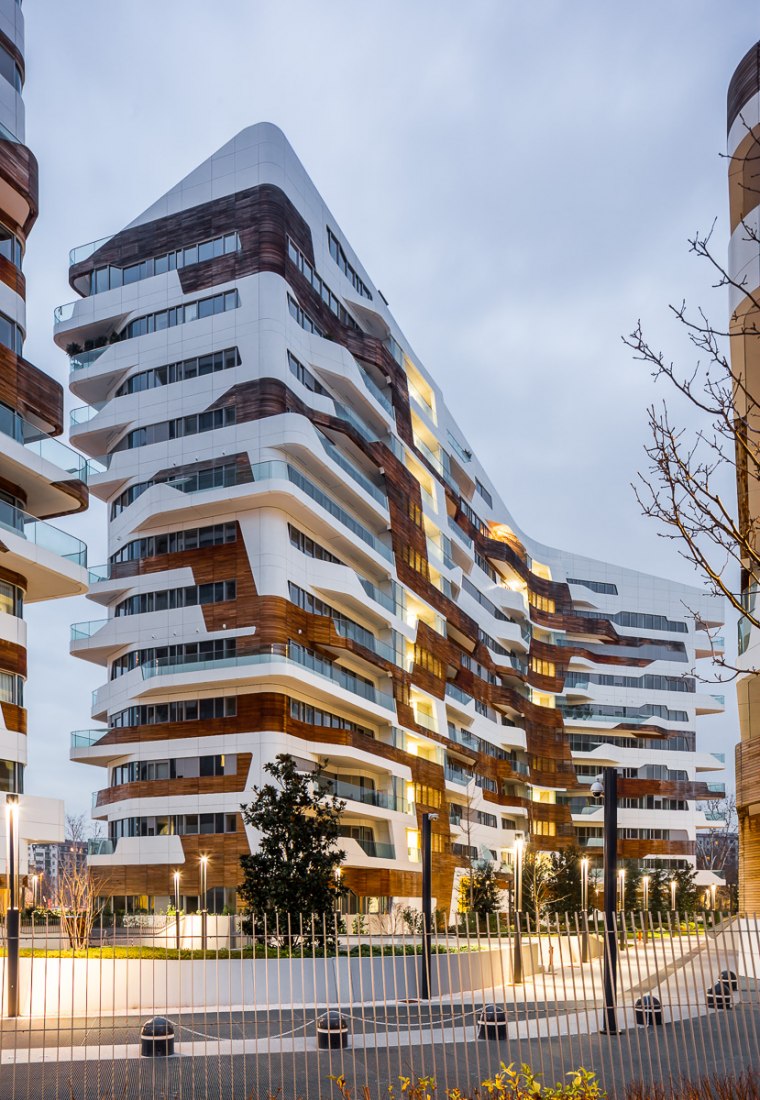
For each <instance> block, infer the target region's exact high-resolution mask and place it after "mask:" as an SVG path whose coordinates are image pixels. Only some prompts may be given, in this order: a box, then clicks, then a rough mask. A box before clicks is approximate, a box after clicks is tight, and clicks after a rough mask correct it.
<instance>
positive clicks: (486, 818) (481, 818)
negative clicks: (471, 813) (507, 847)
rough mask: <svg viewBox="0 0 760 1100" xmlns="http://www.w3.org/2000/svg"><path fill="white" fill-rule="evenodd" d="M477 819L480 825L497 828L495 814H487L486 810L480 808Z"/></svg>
mask: <svg viewBox="0 0 760 1100" xmlns="http://www.w3.org/2000/svg"><path fill="white" fill-rule="evenodd" d="M476 816H477V820H478V824H479V825H487V826H488V828H489V829H495V828H496V827H497V826H498V824H499V823H498V821H497V820H496V815H495V814H487V813H485V811H484V810H478V812H477V815H476Z"/></svg>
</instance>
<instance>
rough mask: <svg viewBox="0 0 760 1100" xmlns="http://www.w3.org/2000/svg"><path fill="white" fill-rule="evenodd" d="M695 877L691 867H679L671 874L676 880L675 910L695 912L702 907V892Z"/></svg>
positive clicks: (695, 874)
mask: <svg viewBox="0 0 760 1100" xmlns="http://www.w3.org/2000/svg"><path fill="white" fill-rule="evenodd" d="M696 877H697V873H696V871H695V870H694V868H693V867H679V868H678V870H677V871H676V872H675V874H674V875H673V878H674V879H675V882H676V910H677V911H678V912H679V913H696V912H697V911H698V910H700V909H703V908H704V906H703V904H702V901H703V898H702V892H701V891H700V889H699V887H698V886H697V885H696V882H695V879H696Z"/></svg>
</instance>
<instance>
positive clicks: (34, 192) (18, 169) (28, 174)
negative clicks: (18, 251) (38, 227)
mask: <svg viewBox="0 0 760 1100" xmlns="http://www.w3.org/2000/svg"><path fill="white" fill-rule="evenodd" d="M2 184H5V185H6V186H7V187H8V188H10V190H11V191H12V192H15V193H16V194H17V195H18V196H20V199H21V202H20V205H19V208H18V209H16V204H15V202H14V203H13V204H12V203H11V201H10V198H9V197H8V196H6V197H5V198H4V200H3V209H2V220H3V221H4V222H5V223H6V224H8V223H9V222H10V223H12V224H10V226H9V228H11V229H16V230H17V231H18V233H19V236H21V237H22V239H24V240H25V239H26V238H27V237H28V236H29V233H30V231H31V228H32V226H33V225H34V223H35V221H36V220H37V214H38V212H39V189H40V186H39V167H38V165H37V158H36V157H35V155H34V153H32V151H31V149H27V147H26V145H21V143H20V142H17V141H7V140H3V139H0V194H2V192H3V188H2Z"/></svg>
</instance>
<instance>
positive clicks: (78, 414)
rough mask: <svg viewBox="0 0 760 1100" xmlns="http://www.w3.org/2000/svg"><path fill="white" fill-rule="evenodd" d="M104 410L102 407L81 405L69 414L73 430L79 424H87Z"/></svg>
mask: <svg viewBox="0 0 760 1100" xmlns="http://www.w3.org/2000/svg"><path fill="white" fill-rule="evenodd" d="M102 408H103V406H102V405H80V406H79V408H77V409H72V410H71V412H70V413H69V424H70V425H71V427H72V428H76V427H77V426H78V425H79V424H87V423H89V421H90V420H92V419H93V417H95V416H97V415H98V413H99V412H101V410H102Z"/></svg>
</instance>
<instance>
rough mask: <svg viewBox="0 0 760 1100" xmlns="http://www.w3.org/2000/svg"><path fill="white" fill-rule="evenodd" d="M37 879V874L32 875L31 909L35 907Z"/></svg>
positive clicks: (38, 877)
mask: <svg viewBox="0 0 760 1100" xmlns="http://www.w3.org/2000/svg"><path fill="white" fill-rule="evenodd" d="M39 879H40V876H39V875H32V909H36V908H37V883H38V882H39Z"/></svg>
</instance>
